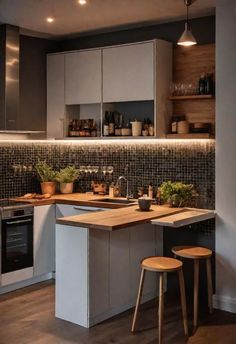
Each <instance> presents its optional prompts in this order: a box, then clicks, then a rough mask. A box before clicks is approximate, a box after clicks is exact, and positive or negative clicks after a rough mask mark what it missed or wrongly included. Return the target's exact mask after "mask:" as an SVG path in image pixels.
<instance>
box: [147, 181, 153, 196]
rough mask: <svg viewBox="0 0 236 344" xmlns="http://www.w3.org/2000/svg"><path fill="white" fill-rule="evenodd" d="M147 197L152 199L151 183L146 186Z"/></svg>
mask: <svg viewBox="0 0 236 344" xmlns="http://www.w3.org/2000/svg"><path fill="white" fill-rule="evenodd" d="M148 197H149V198H153V186H152V184H151V183H150V184H149V186H148Z"/></svg>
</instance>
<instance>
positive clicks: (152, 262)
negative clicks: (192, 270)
mask: <svg viewBox="0 0 236 344" xmlns="http://www.w3.org/2000/svg"><path fill="white" fill-rule="evenodd" d="M141 265H142V268H143V269H145V270H149V271H156V272H171V271H176V270H179V269H181V268H182V266H183V263H182V262H181V261H180V260H177V259H174V258H168V257H148V258H145V259H144V260H143V261H142V263H141Z"/></svg>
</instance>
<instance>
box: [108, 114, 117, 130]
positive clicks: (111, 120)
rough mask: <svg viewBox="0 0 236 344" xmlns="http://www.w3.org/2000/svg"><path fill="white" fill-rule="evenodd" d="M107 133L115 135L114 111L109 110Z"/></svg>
mask: <svg viewBox="0 0 236 344" xmlns="http://www.w3.org/2000/svg"><path fill="white" fill-rule="evenodd" d="M108 126H109V135H110V136H114V135H115V121H114V112H112V111H110V112H109V125H108Z"/></svg>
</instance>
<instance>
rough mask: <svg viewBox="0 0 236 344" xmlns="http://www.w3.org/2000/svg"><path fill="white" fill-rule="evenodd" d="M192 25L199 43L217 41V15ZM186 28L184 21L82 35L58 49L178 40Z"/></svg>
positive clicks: (59, 43)
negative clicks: (151, 40)
mask: <svg viewBox="0 0 236 344" xmlns="http://www.w3.org/2000/svg"><path fill="white" fill-rule="evenodd" d="M191 27H192V30H193V32H194V36H195V37H196V39H197V41H198V43H199V44H207V43H214V42H215V16H209V17H203V18H197V19H192V20H191ZM183 29H184V21H178V22H172V23H165V24H159V25H152V26H146V27H142V28H132V29H128V30H120V31H114V32H107V33H101V34H93V35H86V36H80V37H77V38H72V39H66V40H62V41H60V42H58V49H59V50H61V51H63V50H74V49H86V48H95V47H101V46H106V45H114V44H122V43H132V42H137V41H145V40H150V39H154V38H159V39H163V40H167V41H170V42H177V40H178V38H179V37H180V35H181V33H182V32H183Z"/></svg>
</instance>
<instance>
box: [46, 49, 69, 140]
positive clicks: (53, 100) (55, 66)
mask: <svg viewBox="0 0 236 344" xmlns="http://www.w3.org/2000/svg"><path fill="white" fill-rule="evenodd" d="M64 69H65V62H64V55H63V54H52V55H48V56H47V138H48V139H53V138H62V137H63V136H64V118H65V99H64V93H65V80H64Z"/></svg>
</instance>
